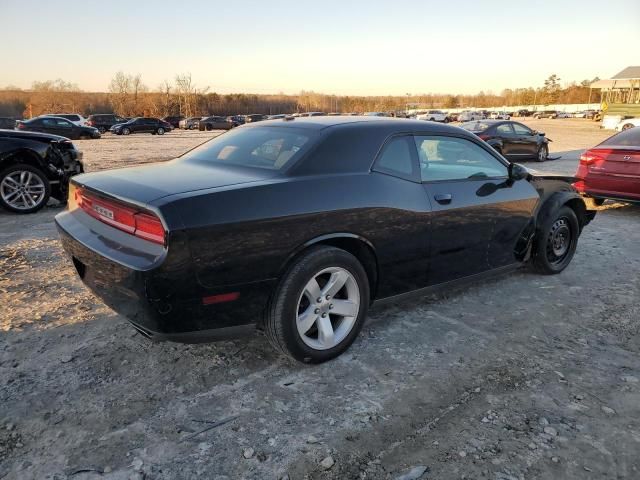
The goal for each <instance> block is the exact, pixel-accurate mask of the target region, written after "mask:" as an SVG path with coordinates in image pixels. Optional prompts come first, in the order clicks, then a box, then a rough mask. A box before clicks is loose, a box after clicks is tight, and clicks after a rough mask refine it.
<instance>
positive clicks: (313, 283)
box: [304, 277, 322, 303]
mask: <svg viewBox="0 0 640 480" xmlns="http://www.w3.org/2000/svg"><path fill="white" fill-rule="evenodd" d="M304 294H305V295H306V296H307V298H308V299H309V302H311V303H315V302H317V300H318V298H320V297H321V296H322V290H320V285H318V281H317V280H316V279H315V277H314V278H312V279H311V280H309V282H308V283H307V285H306V286H305V287H304Z"/></svg>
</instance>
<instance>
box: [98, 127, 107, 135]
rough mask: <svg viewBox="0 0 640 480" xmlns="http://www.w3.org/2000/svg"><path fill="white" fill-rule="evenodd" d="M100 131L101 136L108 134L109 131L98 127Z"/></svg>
mask: <svg viewBox="0 0 640 480" xmlns="http://www.w3.org/2000/svg"><path fill="white" fill-rule="evenodd" d="M98 131H99V132H100V135H103V134H105V133H107V129H106V128H104V127H98Z"/></svg>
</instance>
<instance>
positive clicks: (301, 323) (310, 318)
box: [298, 305, 318, 334]
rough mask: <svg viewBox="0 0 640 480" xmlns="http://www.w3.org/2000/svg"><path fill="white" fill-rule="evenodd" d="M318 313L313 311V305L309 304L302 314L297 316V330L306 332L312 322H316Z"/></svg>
mask: <svg viewBox="0 0 640 480" xmlns="http://www.w3.org/2000/svg"><path fill="white" fill-rule="evenodd" d="M317 319H318V314H317V313H315V307H314V306H313V305H310V306H309V308H307V309H306V310H305V311H304V313H303V314H302V315H299V316H298V332H300V333H301V334H305V333H307V332H308V331H309V330H310V329H311V327H313V324H314V323H316V320H317Z"/></svg>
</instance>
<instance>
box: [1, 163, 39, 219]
mask: <svg viewBox="0 0 640 480" xmlns="http://www.w3.org/2000/svg"><path fill="white" fill-rule="evenodd" d="M45 193H46V188H45V185H44V182H43V181H42V179H41V178H40V177H39V176H38V175H36V174H34V173H33V172H30V171H29V170H16V171H14V172H11V173H9V174H8V175H7V176H6V177H4V178H3V179H2V182H1V183H0V195H1V196H2V200H4V202H5V203H6V204H7V205H9V206H10V207H12V208H15V209H16V210H29V209H31V208H34V207H37V206H38V205H40V204H41V203H42V201H43V200H44V198H45Z"/></svg>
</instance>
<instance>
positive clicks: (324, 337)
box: [318, 316, 335, 348]
mask: <svg viewBox="0 0 640 480" xmlns="http://www.w3.org/2000/svg"><path fill="white" fill-rule="evenodd" d="M318 341H319V342H320V344H321V345H322V346H324V347H325V348H331V347H333V346H334V345H335V342H334V335H333V325H332V324H331V320H330V319H329V317H328V316H326V317H318Z"/></svg>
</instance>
